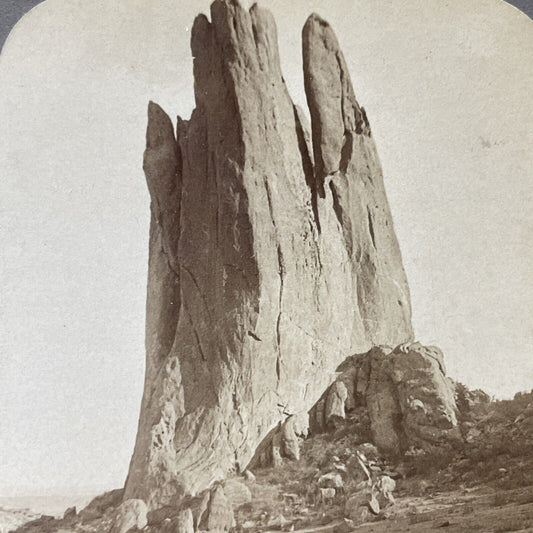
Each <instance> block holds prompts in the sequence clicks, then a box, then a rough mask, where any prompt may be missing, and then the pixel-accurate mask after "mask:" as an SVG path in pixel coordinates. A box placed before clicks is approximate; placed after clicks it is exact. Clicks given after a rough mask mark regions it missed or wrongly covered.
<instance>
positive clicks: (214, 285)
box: [125, 0, 412, 508]
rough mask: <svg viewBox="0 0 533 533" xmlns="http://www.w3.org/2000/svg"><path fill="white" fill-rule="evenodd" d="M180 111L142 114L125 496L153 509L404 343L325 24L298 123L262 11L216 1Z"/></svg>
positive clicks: (383, 215)
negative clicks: (135, 414) (133, 419)
mask: <svg viewBox="0 0 533 533" xmlns="http://www.w3.org/2000/svg"><path fill="white" fill-rule="evenodd" d="M191 48H192V54H193V56H194V79H195V83H194V90H195V97H196V108H195V110H194V111H193V113H192V116H191V118H190V119H189V120H181V119H178V123H177V128H176V133H175V131H174V127H173V124H172V122H171V121H170V119H169V118H168V117H167V116H166V114H165V113H164V112H163V111H162V110H161V108H159V107H158V106H157V105H156V104H153V103H150V105H149V108H148V130H147V147H146V152H145V156H144V169H145V173H146V179H147V182H148V188H149V190H150V194H151V213H152V218H151V228H150V259H149V273H148V296H147V318H146V351H147V356H146V381H145V389H144V395H143V400H142V406H141V415H140V421H139V429H138V435H137V441H136V445H135V451H134V454H133V457H132V460H131V465H130V471H129V475H128V479H127V482H126V487H125V498H126V499H128V498H141V499H143V500H145V501H146V502H147V503H148V507H149V508H155V507H159V506H162V505H165V504H167V503H172V501H173V500H175V499H176V498H178V497H180V496H181V495H183V494H185V493H191V494H194V493H197V492H199V491H201V490H203V489H205V488H206V487H208V486H209V485H210V484H212V482H213V481H214V480H216V479H220V478H223V477H224V476H225V475H226V474H227V473H228V472H229V471H232V470H238V469H244V468H245V467H246V465H247V463H248V462H249V461H250V459H251V458H252V456H253V454H254V452H255V449H256V447H257V445H258V443H259V442H261V441H262V439H263V438H264V437H265V435H267V434H268V432H269V431H270V430H272V428H274V427H275V426H276V425H277V424H278V423H279V422H280V421H282V420H284V419H285V418H286V417H287V416H288V415H291V414H297V413H302V412H306V411H308V410H309V409H310V408H311V406H312V405H313V404H314V403H315V402H316V401H317V400H318V398H319V397H320V396H321V394H322V393H323V392H324V390H325V389H326V388H327V387H328V386H329V385H330V384H331V383H332V381H333V380H334V378H335V370H336V368H337V367H338V365H339V363H340V362H342V361H343V360H344V359H346V357H348V356H349V355H351V354H354V353H362V352H365V351H367V350H369V349H370V348H371V347H372V346H373V345H377V344H390V345H394V346H395V345H398V344H400V343H403V342H407V341H410V340H411V339H412V327H411V309H410V300H409V290H408V286H407V281H406V277H405V273H404V270H403V266H402V260H401V255H400V250H399V247H398V243H397V240H396V236H395V234H394V230H393V224H392V218H391V214H390V210H389V206H388V203H387V199H386V196H385V191H384V187H383V177H382V171H381V167H380V164H379V160H378V157H377V154H376V149H375V145H374V140H373V138H372V134H371V130H370V126H369V123H368V120H367V117H366V114H365V112H364V109H363V108H361V107H360V106H359V105H358V103H357V101H356V99H355V96H354V91H353V88H352V85H351V81H350V78H349V74H348V71H347V67H346V63H345V61H344V58H343V55H342V52H341V51H340V48H339V45H338V43H337V40H336V37H335V35H334V33H333V31H332V29H331V28H330V27H329V25H328V24H327V23H326V22H324V21H323V20H322V19H320V18H319V17H317V16H316V15H312V16H311V17H310V18H309V19H308V21H307V23H306V24H305V27H304V30H303V58H304V78H305V88H306V93H307V99H308V104H309V111H310V116H311V126H309V125H308V124H307V119H306V115H305V113H303V112H302V110H300V109H298V108H297V107H295V105H294V104H293V102H292V100H291V97H290V95H289V93H288V91H287V88H286V86H285V83H284V80H283V77H282V73H281V70H280V63H279V55H278V48H277V36H276V26H275V23H274V20H273V18H272V16H271V15H270V13H269V12H268V11H265V10H263V9H261V8H259V7H257V6H254V7H252V8H251V9H250V11H246V10H245V9H243V8H242V7H241V6H240V5H239V4H238V3H237V2H236V1H233V0H226V1H223V0H216V1H215V2H214V3H213V4H212V6H211V17H210V20H208V18H207V17H205V16H203V15H200V16H198V17H197V19H196V21H195V23H194V27H193V31H192V37H191Z"/></svg>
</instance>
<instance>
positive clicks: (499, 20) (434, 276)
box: [0, 0, 533, 495]
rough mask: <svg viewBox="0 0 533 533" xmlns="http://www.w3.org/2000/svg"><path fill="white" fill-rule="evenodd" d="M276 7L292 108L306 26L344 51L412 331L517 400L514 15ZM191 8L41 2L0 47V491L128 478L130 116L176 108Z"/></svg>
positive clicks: (133, 168) (476, 6)
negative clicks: (376, 168) (383, 192)
mask: <svg viewBox="0 0 533 533" xmlns="http://www.w3.org/2000/svg"><path fill="white" fill-rule="evenodd" d="M244 3H245V4H246V5H249V4H248V3H247V2H244ZM286 3H287V2H285V1H281V0H268V1H264V2H261V4H262V5H263V6H266V7H270V8H271V9H272V11H273V12H274V14H275V16H276V19H277V23H278V29H279V36H280V48H281V58H282V67H283V71H284V77H285V79H286V81H287V84H288V86H289V90H290V92H291V95H292V97H293V99H294V100H295V101H296V102H297V103H299V104H300V105H302V106H305V97H304V93H303V80H302V73H301V43H300V34H301V28H302V26H303V24H304V22H305V19H306V17H307V16H308V15H309V14H310V13H311V12H312V11H316V12H318V13H319V14H320V15H322V16H323V17H324V18H326V19H327V20H329V21H330V22H331V24H332V25H333V27H334V29H335V31H336V32H337V35H338V37H339V41H340V43H341V46H342V48H343V50H344V53H345V56H346V60H347V63H348V66H349V68H350V71H351V74H352V79H353V82H354V86H355V91H356V95H357V97H358V100H359V102H360V104H362V105H363V106H365V108H366V110H367V113H368V117H369V120H370V123H371V125H372V130H373V133H374V136H375V138H376V142H377V145H378V151H379V154H380V158H381V161H382V164H383V167H384V172H385V184H386V188H387V193H388V197H389V201H390V204H391V209H392V213H393V217H394V222H395V227H396V231H397V234H398V238H399V241H400V246H401V249H402V253H403V258H404V265H405V268H406V271H407V276H408V279H409V283H410V288H411V296H412V304H413V315H414V316H413V321H414V327H415V332H416V337H417V339H418V340H420V341H421V342H423V343H429V344H436V345H437V346H440V347H441V348H442V349H443V350H444V353H445V357H446V363H447V367H448V373H449V375H451V376H452V377H454V378H456V379H459V380H460V381H462V382H464V383H466V384H467V385H469V386H470V387H472V388H476V387H482V388H484V389H485V390H486V391H487V392H489V393H490V394H494V395H497V396H499V397H509V396H511V395H512V394H514V392H516V391H519V390H526V389H531V388H532V387H533V284H532V283H531V279H533V252H532V246H531V243H532V242H533V209H532V208H533V179H532V174H531V169H532V167H533V165H532V163H533V150H532V140H533V104H532V98H531V87H532V86H533V26H532V22H531V20H530V19H528V18H527V17H526V16H525V15H523V14H521V13H520V12H519V11H517V10H516V9H514V8H512V7H511V6H509V5H508V4H505V3H504V2H502V1H499V0H490V1H489V0H477V1H476V2H465V1H464V0H449V1H447V2H443V1H441V0H404V1H399V0H352V1H348V0H346V1H340V0H337V1H335V2H333V1H330V2H326V1H325V0H322V1H320V0H309V1H304V0H299V1H295V2H291V7H290V12H288V10H287V8H285V7H284V5H285V4H286ZM208 5H209V2H207V1H204V0H202V1H199V0H196V1H194V2H193V1H185V0H150V1H148V0H113V2H109V0H91V1H90V2H88V1H87V0H47V1H46V2H44V3H42V4H40V5H39V6H37V7H36V8H35V9H33V10H32V11H31V12H30V13H29V14H28V15H26V16H25V17H24V18H23V19H22V20H21V21H20V22H19V23H18V24H17V26H16V27H15V28H14V30H13V31H12V33H11V34H10V36H9V38H8V40H7V42H6V44H5V46H4V48H3V50H2V54H1V56H0V124H1V128H0V135H1V138H0V165H1V167H0V168H1V174H0V176H1V180H0V239H1V242H2V254H1V256H0V279H1V283H2V298H1V299H0V339H1V340H0V365H1V371H0V495H7V494H13V493H15V492H28V491H29V490H30V489H31V490H33V491H39V490H45V489H47V490H61V489H62V488H64V487H80V488H81V487H83V488H85V487H94V488H96V489H103V488H114V487H118V486H121V485H122V484H123V482H124V479H125V476H126V473H127V468H128V464H129V459H130V456H131V453H132V451H133V444H134V439H135V432H136V429H137V418H138V414H139V407H140V400H141V394H142V386H143V377H144V307H145V296H146V295H145V289H146V275H147V260H148V257H147V252H148V226H149V197H148V192H147V188H146V185H145V181H144V176H143V173H142V154H143V150H144V136H145V126H146V107H147V103H148V100H149V99H152V100H155V101H157V102H158V103H159V104H161V105H162V106H163V107H164V108H165V109H166V111H167V112H168V113H169V114H170V115H171V116H173V117H174V116H175V115H176V114H180V115H182V116H183V117H185V118H188V116H189V115H190V112H191V110H192V107H193V89H192V60H191V57H190V51H189V37H190V33H189V30H190V28H191V26H192V22H193V18H194V16H195V14H197V13H198V12H200V11H204V12H208Z"/></svg>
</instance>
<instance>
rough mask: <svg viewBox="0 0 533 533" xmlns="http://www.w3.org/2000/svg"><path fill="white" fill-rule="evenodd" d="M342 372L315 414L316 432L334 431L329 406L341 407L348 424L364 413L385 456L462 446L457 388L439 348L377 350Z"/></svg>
mask: <svg viewBox="0 0 533 533" xmlns="http://www.w3.org/2000/svg"><path fill="white" fill-rule="evenodd" d="M340 369H341V374H340V375H339V376H338V378H337V380H336V381H335V382H334V383H333V384H332V385H331V386H330V387H329V388H328V389H327V390H326V392H325V393H324V394H323V397H322V398H321V400H319V401H318V402H317V404H316V405H315V406H313V408H312V410H311V413H310V416H311V419H313V420H314V421H315V425H314V427H313V429H314V431H324V430H325V429H326V428H327V427H328V422H329V420H330V417H331V416H332V415H331V413H332V412H333V411H332V409H331V407H330V408H329V409H328V405H329V406H335V413H336V418H338V419H342V418H344V416H345V410H350V411H352V410H353V409H354V408H358V407H364V408H366V410H367V411H368V416H369V419H370V429H371V433H372V438H373V442H374V443H375V444H376V446H378V448H379V449H380V450H381V451H383V452H386V453H389V454H393V455H398V454H400V453H401V452H404V451H406V450H407V449H408V448H409V447H411V446H416V447H421V448H425V447H427V446H432V445H439V444H441V443H446V442H448V443H449V442H454V441H458V440H460V438H461V433H460V430H459V427H458V423H457V417H456V404H455V386H454V383H453V382H452V381H451V380H449V379H448V378H447V377H446V375H445V368H444V362H443V355H442V352H441V351H440V350H439V349H438V348H436V347H434V346H422V345H421V344H420V343H418V342H415V343H404V344H401V345H399V346H398V347H397V348H396V349H394V350H393V349H392V348H390V347H387V346H375V347H374V348H372V349H371V350H370V351H369V352H367V353H365V354H361V355H358V356H354V357H351V358H349V359H347V360H346V361H345V362H344V363H343V364H342V365H341V366H340ZM339 390H340V391H342V394H340V393H339ZM324 405H325V406H326V408H324Z"/></svg>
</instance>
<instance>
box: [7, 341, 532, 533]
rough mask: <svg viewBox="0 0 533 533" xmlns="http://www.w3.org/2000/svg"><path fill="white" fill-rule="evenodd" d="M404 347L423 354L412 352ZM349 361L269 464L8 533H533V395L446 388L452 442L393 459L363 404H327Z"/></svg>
mask: <svg viewBox="0 0 533 533" xmlns="http://www.w3.org/2000/svg"><path fill="white" fill-rule="evenodd" d="M411 351H412V352H414V351H416V353H419V354H420V353H423V352H424V351H425V350H423V349H421V347H420V346H419V345H415V346H414V347H413V349H412V350H411ZM427 353H428V352H427V351H426V354H427ZM396 355H397V353H396V354H395V353H392V354H387V355H386V356H385V357H389V356H392V357H395V356H396ZM373 356H375V353H374V354H373ZM362 359H364V358H362ZM353 363H354V361H350V362H349V365H348V366H349V367H350V368H349V369H346V370H345V371H343V372H342V373H341V374H340V375H339V377H338V380H337V381H336V382H335V383H334V384H332V386H331V387H330V388H329V390H328V392H327V393H326V394H325V401H324V402H322V403H323V405H324V406H325V405H328V406H330V407H332V409H329V407H328V408H327V409H326V410H325V411H323V410H322V411H321V410H320V408H318V407H319V404H320V402H319V404H317V406H315V407H314V409H313V411H312V412H314V413H315V414H316V413H319V412H321V413H322V414H325V413H328V415H329V417H328V416H327V415H325V417H322V416H320V417H318V418H319V419H320V420H321V421H322V425H314V426H312V427H311V428H307V431H300V434H301V435H300V436H297V437H294V435H293V434H291V433H290V432H287V431H279V432H278V437H277V438H275V439H272V440H271V441H270V442H271V444H273V446H274V447H277V448H278V450H279V452H280V453H279V454H278V455H277V456H276V455H274V457H277V460H275V461H266V462H265V464H260V463H259V462H257V463H256V464H255V465H253V470H246V471H245V472H243V473H242V474H241V475H239V476H236V475H233V476H230V477H228V478H226V479H225V480H224V481H222V482H219V483H216V484H215V485H214V486H213V487H212V488H211V489H208V490H206V491H203V492H202V493H200V494H198V495H197V496H196V497H190V496H186V497H184V498H182V499H181V501H179V502H176V503H175V504H174V505H166V506H162V507H160V508H159V509H154V510H151V511H149V510H148V509H147V507H146V505H145V503H144V502H142V501H141V500H126V501H124V502H123V490H117V491H112V492H109V493H106V494H103V495H102V496H99V497H98V498H95V499H94V500H93V501H92V502H91V503H90V504H89V505H88V506H87V507H86V508H85V509H83V510H82V511H81V512H80V513H79V514H76V512H75V510H72V509H71V510H68V511H67V512H66V513H65V517H64V518H62V519H56V520H54V519H52V517H42V518H40V519H37V520H34V521H33V522H29V523H27V524H26V525H25V526H23V527H21V528H20V529H17V532H18V533H43V532H49V533H53V532H56V533H59V532H61V533H109V532H111V533H126V532H127V531H130V533H133V532H139V531H144V532H146V533H194V531H224V530H231V531H235V532H245V533H259V532H262V531H280V530H281V531H292V530H297V531H306V532H307V531H317V533H318V531H322V532H323V533H347V532H348V531H352V530H353V531H362V532H364V531H374V532H375V533H376V532H379V531H383V532H395V531H433V530H436V531H439V530H441V528H442V527H446V528H448V529H446V530H447V531H458V532H459V531H483V532H489V531H490V532H503V531H531V530H533V455H532V454H531V449H532V447H533V392H532V393H529V394H518V395H516V396H515V399H514V400H512V401H500V402H493V401H490V399H489V398H488V396H487V395H485V394H484V393H482V392H481V391H469V390H468V389H467V388H466V387H464V386H462V385H460V384H457V383H453V382H451V381H450V380H448V383H449V384H450V386H453V389H451V390H452V394H453V396H454V398H455V399H456V403H457V405H458V408H457V409H455V410H454V416H455V417H456V418H457V420H458V426H457V428H458V436H457V435H454V436H453V438H450V439H444V440H440V441H439V442H438V443H436V442H435V441H423V442H422V441H418V442H419V444H420V445H416V444H411V445H410V446H409V448H408V449H407V450H406V451H405V452H404V453H403V454H401V455H399V456H396V455H390V454H388V453H384V452H382V451H380V450H379V449H378V448H377V447H376V446H375V445H374V444H372V439H373V433H374V432H373V430H372V416H371V408H370V407H369V406H368V405H366V403H365V401H364V399H363V398H361V397H357V395H356V396H352V395H351V394H350V392H348V394H346V395H344V394H341V395H340V397H344V404H343V410H341V409H339V404H338V403H336V401H328V400H327V398H328V397H329V395H330V394H332V395H333V396H334V397H335V398H338V397H339V395H338V391H339V390H342V387H339V386H338V383H341V382H342V383H344V384H346V385H345V386H346V389H347V390H349V385H350V383H357V377H356V375H354V374H353V372H350V370H351V369H353V368H356V369H358V365H357V364H353ZM439 371H440V370H439ZM350 374H352V377H353V378H354V380H352V378H348V376H349V375H350ZM336 384H337V385H336ZM421 403H422V402H421ZM418 407H420V406H419V405H418ZM424 407H425V410H426V413H427V416H428V417H429V416H430V415H431V413H432V412H435V409H437V408H438V402H437V403H435V402H433V401H431V400H430V399H429V397H426V399H425V403H424ZM407 408H409V407H407ZM316 419H317V418H316V417H315V421H316ZM422 420H423V419H420V421H422ZM425 420H426V421H427V419H425ZM311 421H313V415H312V414H311ZM300 423H301V421H300ZM287 426H289V427H292V428H293V429H294V428H300V430H302V428H303V426H302V425H298V424H296V425H291V424H288V425H287ZM443 431H444V436H445V435H446V431H448V430H446V429H444V430H443ZM304 434H305V435H304ZM432 434H433V433H432ZM291 435H292V436H291ZM416 435H418V432H415V433H414V436H415V437H416ZM287 437H289V439H288V440H287ZM264 451H266V450H264ZM288 452H289V453H288ZM270 457H271V458H272V456H270ZM14 518H15V517H14ZM18 518H20V517H18ZM27 520H29V517H28V518H27ZM8 523H9V522H8ZM11 523H14V522H11ZM317 528H318V529H317ZM7 531H9V529H8V530H7Z"/></svg>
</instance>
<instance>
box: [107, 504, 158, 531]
mask: <svg viewBox="0 0 533 533" xmlns="http://www.w3.org/2000/svg"><path fill="white" fill-rule="evenodd" d="M146 512H147V508H146V504H145V503H144V502H143V501H142V500H126V501H125V502H123V503H122V504H121V505H120V506H119V507H118V509H117V510H116V514H115V517H114V521H113V526H112V527H111V529H110V530H109V533H127V532H128V531H129V530H130V529H133V528H137V529H143V528H144V527H145V526H146V524H147V523H148V520H147V518H146Z"/></svg>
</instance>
